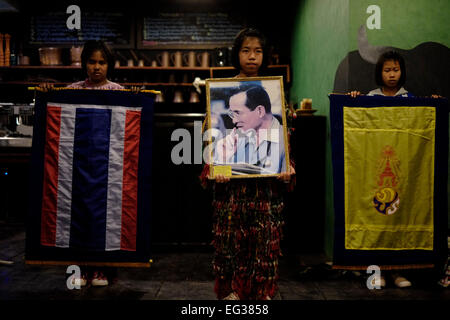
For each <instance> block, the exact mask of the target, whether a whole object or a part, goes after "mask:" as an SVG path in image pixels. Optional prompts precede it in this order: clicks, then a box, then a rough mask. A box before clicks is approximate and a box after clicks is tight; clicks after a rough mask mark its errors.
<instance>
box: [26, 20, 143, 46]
mask: <svg viewBox="0 0 450 320" xmlns="http://www.w3.org/2000/svg"><path fill="white" fill-rule="evenodd" d="M68 17H69V15H68V14H67V13H65V12H53V13H49V14H45V15H36V16H31V17H30V30H29V32H30V33H29V44H30V45H42V44H46V45H54V44H70V45H81V44H83V43H84V42H85V41H87V40H103V41H105V42H108V43H109V44H111V45H114V47H121V48H127V47H130V46H131V45H134V43H133V41H132V39H133V37H132V31H133V30H134V29H133V25H132V21H131V19H130V18H129V17H126V16H125V15H123V14H122V13H112V12H111V13H108V12H82V13H81V29H80V30H69V29H68V28H67V25H66V21H67V18H68Z"/></svg>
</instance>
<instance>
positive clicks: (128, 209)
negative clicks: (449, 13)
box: [31, 90, 153, 252]
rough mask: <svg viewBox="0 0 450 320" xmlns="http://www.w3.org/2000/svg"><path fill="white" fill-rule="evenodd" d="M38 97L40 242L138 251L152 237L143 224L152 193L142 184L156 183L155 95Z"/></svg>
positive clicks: (109, 93) (86, 93) (106, 93)
mask: <svg viewBox="0 0 450 320" xmlns="http://www.w3.org/2000/svg"><path fill="white" fill-rule="evenodd" d="M38 100H39V101H36V113H37V119H36V120H42V123H41V128H40V129H39V128H37V129H36V128H35V134H36V135H34V136H33V149H34V154H33V156H34V160H35V161H33V165H34V166H35V167H36V169H38V171H39V172H41V175H40V176H39V178H37V179H35V180H37V181H40V186H41V187H40V188H39V192H40V194H41V201H40V203H39V202H35V204H36V206H35V207H33V209H32V211H34V217H33V219H34V221H36V222H37V220H38V219H37V218H38V217H36V216H37V215H38V216H39V220H40V222H39V234H40V236H39V244H40V247H46V248H48V247H54V248H57V249H59V248H66V249H69V250H70V249H76V250H77V251H79V250H80V249H81V250H82V251H83V250H84V251H91V252H92V251H95V252H99V251H103V252H111V251H131V252H135V251H137V248H138V247H139V239H145V240H144V242H146V241H147V240H148V236H146V234H147V233H148V231H145V229H147V230H148V225H146V226H141V227H140V226H139V224H142V223H143V224H146V222H148V215H149V211H150V205H149V204H148V200H147V199H149V198H150V197H149V196H150V195H148V194H147V195H143V194H142V191H143V190H140V189H141V187H143V189H147V190H148V189H149V188H148V185H149V183H150V179H149V178H150V172H151V171H149V170H148V168H147V169H146V168H145V167H147V166H150V165H151V150H148V146H150V147H151V142H150V144H149V140H151V132H149V128H148V127H149V126H151V121H149V119H148V118H149V114H150V113H152V112H149V110H148V109H149V108H151V107H152V106H153V97H152V96H150V97H147V96H145V95H144V94H133V93H129V92H123V91H105V90H98V91H97V90H95V91H94V90H61V91H59V92H51V93H50V94H42V95H40V99H38ZM39 108H40V109H41V110H38V109H39ZM38 113H39V114H38ZM35 125H36V124H35ZM39 140H41V141H39ZM35 142H36V145H35ZM146 146H147V148H146ZM149 155H150V156H149ZM36 158H39V159H41V158H42V160H37V159H36ZM143 167H144V168H143ZM145 202H147V203H145ZM38 203H39V204H38ZM143 210H144V211H147V212H142V211H143ZM37 212H39V213H37ZM35 228H37V226H35ZM140 230H141V231H142V233H144V234H143V235H141V236H140V237H139V236H138V234H139V232H140ZM35 231H37V230H35ZM31 234H32V235H33V234H36V232H34V233H33V232H31ZM35 239H36V240H37V237H36V238H35ZM34 247H36V246H34ZM144 247H148V243H147V245H145V246H144Z"/></svg>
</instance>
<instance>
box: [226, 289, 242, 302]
mask: <svg viewBox="0 0 450 320" xmlns="http://www.w3.org/2000/svg"><path fill="white" fill-rule="evenodd" d="M223 300H240V299H239V295H238V294H237V293H236V292H234V291H233V292H232V293H230V294H229V295H227V296H226V297H225V298H223Z"/></svg>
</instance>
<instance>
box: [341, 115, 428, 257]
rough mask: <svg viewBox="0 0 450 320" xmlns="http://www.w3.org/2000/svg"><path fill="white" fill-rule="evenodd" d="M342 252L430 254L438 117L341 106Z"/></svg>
mask: <svg viewBox="0 0 450 320" xmlns="http://www.w3.org/2000/svg"><path fill="white" fill-rule="evenodd" d="M343 120H344V155H345V156H344V168H345V173H344V174H345V248H346V249H356V250H415V249H422V250H433V232H434V230H433V186H434V154H435V124H436V113H435V108H432V107H426V106H424V107H377V108H350V107H344V119H343Z"/></svg>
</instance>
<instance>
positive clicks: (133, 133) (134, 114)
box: [120, 111, 141, 251]
mask: <svg viewBox="0 0 450 320" xmlns="http://www.w3.org/2000/svg"><path fill="white" fill-rule="evenodd" d="M125 122H126V123H125V141H124V152H123V186H122V231H121V239H120V248H121V250H129V251H136V234H137V193H138V163H139V139H140V130H141V127H140V124H141V112H140V111H127V112H126V119H125Z"/></svg>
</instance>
